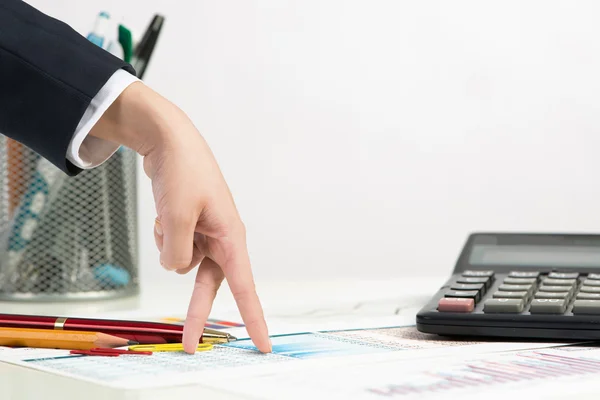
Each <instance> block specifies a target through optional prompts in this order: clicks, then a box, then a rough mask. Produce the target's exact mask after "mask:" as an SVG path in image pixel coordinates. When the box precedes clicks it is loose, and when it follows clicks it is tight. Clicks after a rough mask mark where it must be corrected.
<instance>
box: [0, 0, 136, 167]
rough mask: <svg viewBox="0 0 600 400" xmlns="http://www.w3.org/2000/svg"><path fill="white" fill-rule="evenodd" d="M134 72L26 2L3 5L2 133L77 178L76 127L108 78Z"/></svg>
mask: <svg viewBox="0 0 600 400" xmlns="http://www.w3.org/2000/svg"><path fill="white" fill-rule="evenodd" d="M118 69H125V70H126V71H128V72H130V73H132V74H135V71H134V70H133V68H132V67H131V66H130V65H129V64H127V63H125V62H124V61H122V60H120V59H119V58H117V57H115V56H113V55H112V54H110V53H108V52H107V51H105V50H103V49H101V48H100V47H98V46H96V45H94V44H92V43H91V42H90V41H88V40H87V39H86V38H85V37H83V36H82V35H80V34H79V33H77V32H76V31H75V30H73V29H71V28H70V27H69V26H68V25H66V24H64V23H62V22H60V21H58V20H56V19H54V18H51V17H49V16H47V15H45V14H43V13H41V12H40V11H38V10H36V9H35V8H33V7H31V6H30V5H28V4H26V3H25V2H23V1H21V0H0V133H2V134H4V135H6V136H8V137H10V138H12V139H14V140H16V141H18V142H20V143H22V144H24V145H25V146H27V147H29V148H31V149H32V150H34V151H35V152H37V153H38V154H40V155H41V156H42V157H44V158H46V159H47V160H48V161H50V162H51V163H52V164H54V165H55V166H57V167H58V168H60V169H61V170H63V171H64V172H65V173H67V174H69V175H71V176H73V175H76V174H78V173H79V172H80V171H81V170H80V169H79V168H77V167H76V166H74V165H73V164H72V163H71V162H69V161H68V160H67V158H66V154H67V149H68V146H69V143H70V141H71V139H72V137H73V135H74V133H75V129H76V127H77V124H78V123H79V121H80V120H81V118H82V116H83V113H84V112H85V110H86V109H87V107H88V106H89V104H90V102H91V100H92V98H93V97H94V96H95V95H96V94H97V93H98V91H99V90H100V89H101V88H102V86H103V85H104V84H105V83H106V81H108V79H109V78H110V77H111V76H112V75H113V74H114V73H115V72H116V71H117V70H118Z"/></svg>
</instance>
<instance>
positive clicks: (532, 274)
mask: <svg viewBox="0 0 600 400" xmlns="http://www.w3.org/2000/svg"><path fill="white" fill-rule="evenodd" d="M508 276H509V277H511V278H536V279H537V277H538V276H540V273H539V272H524V271H512V272H511V273H509V274H508Z"/></svg>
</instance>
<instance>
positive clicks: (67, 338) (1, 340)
mask: <svg viewBox="0 0 600 400" xmlns="http://www.w3.org/2000/svg"><path fill="white" fill-rule="evenodd" d="M136 344H139V343H138V342H136V341H133V340H127V339H123V338H120V337H117V336H111V335H107V334H105V333H99V332H80V331H56V330H48V329H28V328H0V346H8V347H36V348H44V349H66V350H90V349H93V348H96V347H102V348H109V347H110V348H113V347H122V346H131V345H136Z"/></svg>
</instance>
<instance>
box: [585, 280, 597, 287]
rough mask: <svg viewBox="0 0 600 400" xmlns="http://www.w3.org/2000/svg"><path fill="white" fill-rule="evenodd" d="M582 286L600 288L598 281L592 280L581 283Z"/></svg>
mask: <svg viewBox="0 0 600 400" xmlns="http://www.w3.org/2000/svg"><path fill="white" fill-rule="evenodd" d="M583 285H584V286H600V281H597V280H594V279H586V280H585V281H583Z"/></svg>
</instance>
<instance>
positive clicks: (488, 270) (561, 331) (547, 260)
mask: <svg viewBox="0 0 600 400" xmlns="http://www.w3.org/2000/svg"><path fill="white" fill-rule="evenodd" d="M417 329H418V330H419V331H421V332H425V333H434V334H439V335H445V336H481V337H486V336H489V337H507V338H508V337H510V338H528V339H558V340H594V339H600V235H591V234H550V233H473V234H471V235H470V236H469V237H468V239H467V241H466V243H465V245H464V247H463V249H462V251H461V253H460V255H459V257H458V260H457V262H456V265H455V267H454V272H453V274H452V277H450V279H448V281H447V282H446V283H445V284H444V285H443V286H442V287H441V288H440V290H439V291H438V292H437V293H436V294H435V295H434V296H433V298H432V299H431V300H430V301H429V302H428V303H427V304H426V305H425V306H424V307H423V308H422V309H421V310H420V311H419V313H418V314H417Z"/></svg>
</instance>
